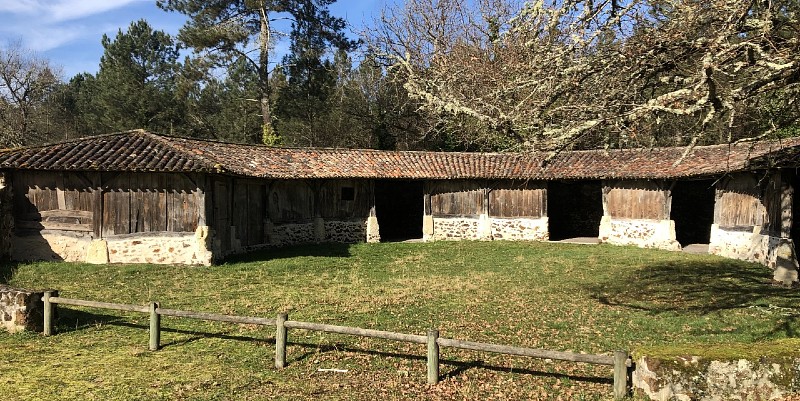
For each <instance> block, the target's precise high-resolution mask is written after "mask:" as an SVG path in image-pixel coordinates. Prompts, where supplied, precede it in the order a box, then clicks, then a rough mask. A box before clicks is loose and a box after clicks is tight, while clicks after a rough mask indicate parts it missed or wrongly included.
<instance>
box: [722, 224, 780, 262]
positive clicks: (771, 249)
mask: <svg viewBox="0 0 800 401" xmlns="http://www.w3.org/2000/svg"><path fill="white" fill-rule="evenodd" d="M760 231H761V230H760V228H755V229H754V230H752V231H740V230H726V229H722V228H720V227H719V225H717V224H714V225H712V226H711V241H710V243H709V245H708V252H709V253H711V254H714V255H719V256H724V257H726V258H731V259H740V260H746V261H748V262H756V263H761V264H763V265H765V266H771V267H774V266H775V262H776V259H777V253H776V250H777V248H778V245H779V244H780V242H781V238H780V237H772V236H769V235H764V234H761V233H760Z"/></svg>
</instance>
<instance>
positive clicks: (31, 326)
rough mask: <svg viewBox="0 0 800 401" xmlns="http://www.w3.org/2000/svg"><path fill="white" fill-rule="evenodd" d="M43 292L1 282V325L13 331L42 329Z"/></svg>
mask: <svg viewBox="0 0 800 401" xmlns="http://www.w3.org/2000/svg"><path fill="white" fill-rule="evenodd" d="M43 295H44V293H43V292H40V291H30V290H23V289H18V288H11V287H9V286H6V285H2V284H0V325H2V326H3V327H4V328H5V329H6V330H7V331H9V332H11V333H17V332H20V331H23V330H31V331H41V330H42V316H43V315H42V313H43V305H42V296H43Z"/></svg>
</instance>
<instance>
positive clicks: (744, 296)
mask: <svg viewBox="0 0 800 401" xmlns="http://www.w3.org/2000/svg"><path fill="white" fill-rule="evenodd" d="M588 289H589V290H590V291H591V292H592V294H593V297H594V298H595V299H596V300H597V301H598V302H600V303H601V304H604V305H610V306H618V307H624V308H629V309H634V310H640V311H645V312H648V313H651V314H661V313H686V314H697V315H705V314H712V313H717V312H722V311H727V310H735V309H745V308H764V309H765V310H780V311H782V313H783V315H784V316H785V317H786V319H784V320H783V323H781V326H782V327H778V328H776V331H775V333H774V334H777V333H778V332H781V331H782V332H783V334H784V335H787V336H793V335H794V334H795V332H794V329H792V327H793V326H794V325H795V324H794V323H795V321H796V319H798V318H799V317H800V302H799V301H800V289H798V288H788V287H785V286H781V285H776V284H774V283H773V281H772V271H771V270H770V269H769V268H767V267H764V266H761V265H757V264H752V263H745V262H739V261H729V260H725V261H715V260H711V261H703V260H689V261H674V262H664V263H659V264H653V265H648V266H645V267H641V268H638V269H636V270H631V271H628V272H627V273H625V274H623V275H621V276H616V277H614V278H613V279H611V280H608V281H605V282H602V283H599V284H595V285H592V286H590V287H589V288H588Z"/></svg>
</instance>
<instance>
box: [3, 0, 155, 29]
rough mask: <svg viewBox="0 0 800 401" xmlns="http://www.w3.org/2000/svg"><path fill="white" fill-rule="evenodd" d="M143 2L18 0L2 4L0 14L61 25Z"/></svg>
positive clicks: (38, 22)
mask: <svg viewBox="0 0 800 401" xmlns="http://www.w3.org/2000/svg"><path fill="white" fill-rule="evenodd" d="M136 1H142V0H55V1H53V0H17V1H4V2H2V3H0V12H6V13H11V14H17V16H19V17H25V18H31V20H30V21H31V22H33V23H35V24H37V25H38V24H40V23H42V22H46V23H59V22H65V21H71V20H76V19H81V18H86V17H90V16H93V15H97V14H103V13H105V12H108V11H111V10H115V9H117V8H122V7H125V6H127V5H128V4H131V3H133V2H136Z"/></svg>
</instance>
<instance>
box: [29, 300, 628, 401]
mask: <svg viewBox="0 0 800 401" xmlns="http://www.w3.org/2000/svg"><path fill="white" fill-rule="evenodd" d="M42 300H43V301H44V335H46V336H49V335H52V334H53V316H54V311H55V305H57V304H61V305H72V306H83V307H90V308H100V309H112V310H119V311H127V312H139V313H147V314H149V315H150V330H149V331H150V333H149V334H150V342H149V349H150V350H151V351H157V350H158V349H159V348H160V341H161V316H171V317H179V318H187V319H198V320H210V321H216V322H227V323H241V324H257V325H262V326H275V367H276V368H278V369H282V368H284V367H285V366H286V344H287V337H288V330H289V329H300V330H311V331H321V332H326V333H336V334H346V335H351V336H358V337H371V338H380V339H384V340H393V341H400V342H407V343H414V344H425V345H426V346H427V380H428V383H430V384H436V383H438V382H439V351H440V347H449V348H458V349H465V350H472V351H481V352H491V353H496V354H506V355H516V356H525V357H531V358H540V359H555V360H560V361H568V362H580V363H589V364H595V365H609V366H613V367H614V398H615V399H622V398H624V397H625V396H626V395H627V393H628V386H629V380H628V375H629V373H630V369H629V368H630V367H631V366H632V362H631V359H630V357H629V354H628V352H627V351H615V352H614V355H613V356H609V355H592V354H579V353H574V352H563V351H551V350H544V349H535V348H523V347H513V346H507V345H499V344H490V343H481V342H474V341H462V340H455V339H450V338H440V337H439V331H438V330H435V329H431V330H429V331H428V333H427V335H425V336H422V335H414V334H404V333H395V332H391V331H382V330H373V329H362V328H358V327H348V326H336V325H331V324H321V323H310V322H301V321H295V320H289V317H288V315H287V314H286V313H279V314H278V315H277V317H276V318H275V319H272V318H261V317H249V316H235V315H223V314H218V313H207V312H194V311H186V310H178V309H166V308H161V307H160V305H159V303H158V302H151V303H150V304H149V305H147V306H140V305H129V304H118V303H109V302H96V301H87V300H82V299H71V298H62V297H59V296H58V292H57V291H46V292H45V293H44V297H43V298H42Z"/></svg>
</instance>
